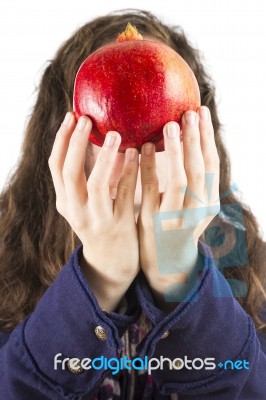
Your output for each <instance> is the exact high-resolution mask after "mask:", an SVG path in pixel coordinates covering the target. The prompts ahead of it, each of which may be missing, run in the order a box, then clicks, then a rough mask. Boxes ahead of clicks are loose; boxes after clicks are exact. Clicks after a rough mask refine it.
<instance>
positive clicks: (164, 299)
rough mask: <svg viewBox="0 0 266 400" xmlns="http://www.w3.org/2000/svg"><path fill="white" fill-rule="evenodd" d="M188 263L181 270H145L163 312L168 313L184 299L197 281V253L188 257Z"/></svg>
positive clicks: (198, 262) (156, 300)
mask: <svg viewBox="0 0 266 400" xmlns="http://www.w3.org/2000/svg"><path fill="white" fill-rule="evenodd" d="M190 261H191V262H192V263H190V264H189V265H187V266H186V268H185V267H184V266H183V267H182V269H181V268H180V270H181V271H182V272H177V273H172V274H163V273H160V272H159V271H158V270H157V271H154V270H153V271H150V273H147V271H145V272H144V273H145V276H146V279H147V282H148V284H149V286H150V289H151V292H152V294H153V298H154V301H155V304H156V306H157V307H158V308H159V309H160V310H162V311H163V312H166V313H169V312H171V311H173V309H174V308H175V307H176V306H177V305H178V304H179V302H182V301H184V299H185V297H186V296H187V294H188V293H189V292H190V290H191V289H192V288H193V287H194V285H195V284H196V282H197V279H198V275H199V272H200V270H201V268H200V265H201V263H200V260H199V257H198V253H197V254H195V255H194V257H193V259H192V258H190Z"/></svg>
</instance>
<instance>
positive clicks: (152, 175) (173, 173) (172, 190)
mask: <svg viewBox="0 0 266 400" xmlns="http://www.w3.org/2000/svg"><path fill="white" fill-rule="evenodd" d="M204 114H205V115H206V118H204ZM187 116H188V119H187V118H186V117H187ZM193 120H194V123H193ZM189 121H190V122H189ZM182 134H183V149H182V144H181V142H180V128H179V125H178V124H177V123H176V122H169V123H167V124H166V125H165V126H164V145H165V152H166V160H167V163H166V168H167V185H166V190H165V192H164V193H162V194H160V192H159V180H158V176H157V173H156V164H155V147H154V144H152V143H145V144H144V145H143V146H142V149H141V163H140V170H141V184H142V201H141V208H140V213H139V217H138V221H137V225H138V234H139V246H140V265H141V268H142V270H143V272H144V274H145V276H146V278H147V281H148V283H149V285H150V287H151V289H152V291H153V294H154V297H155V301H156V302H157V305H158V306H159V307H160V308H162V309H163V310H164V311H166V312H167V311H171V309H172V308H173V307H175V306H176V303H177V302H178V301H182V299H183V298H184V297H185V295H186V294H187V292H188V291H189V290H190V288H191V280H192V281H193V284H194V283H195V280H196V279H197V276H198V270H199V268H198V266H197V257H198V240H199V237H200V236H201V234H202V233H203V232H204V230H205V229H206V228H207V226H208V225H209V223H210V222H211V220H212V219H213V218H214V217H215V215H217V214H218V213H219V211H220V203H219V156H218V152H217V148H216V145H215V140H214V130H213V126H212V121H211V116H210V112H209V109H208V108H207V107H205V106H202V107H200V108H199V109H198V111H197V113H196V112H194V111H187V112H186V113H185V114H184V115H183V116H182ZM146 149H148V151H146ZM207 181H210V182H211V183H210V184H211V193H210V190H209V189H210V184H209V183H207ZM156 221H157V222H156ZM188 283H190V285H188Z"/></svg>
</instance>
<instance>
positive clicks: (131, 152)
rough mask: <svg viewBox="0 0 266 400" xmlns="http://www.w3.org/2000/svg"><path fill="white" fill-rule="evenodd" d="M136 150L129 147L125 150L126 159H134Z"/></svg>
mask: <svg viewBox="0 0 266 400" xmlns="http://www.w3.org/2000/svg"><path fill="white" fill-rule="evenodd" d="M136 154H137V152H136V150H133V149H130V150H127V151H126V159H127V160H129V161H134V160H135V158H136Z"/></svg>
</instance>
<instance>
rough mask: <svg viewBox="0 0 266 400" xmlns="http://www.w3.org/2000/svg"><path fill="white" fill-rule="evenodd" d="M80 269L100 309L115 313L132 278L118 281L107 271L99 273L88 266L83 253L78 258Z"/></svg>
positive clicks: (98, 270) (99, 271)
mask: <svg viewBox="0 0 266 400" xmlns="http://www.w3.org/2000/svg"><path fill="white" fill-rule="evenodd" d="M80 267H81V270H82V272H83V275H84V277H85V279H86V280H87V282H88V284H89V286H90V289H91V290H92V292H93V294H94V296H95V297H96V299H97V301H98V304H99V306H100V307H101V309H102V310H103V311H106V312H113V311H115V310H116V308H117V306H118V305H119V303H120V301H121V300H122V298H123V296H124V295H125V293H126V291H127V289H128V288H129V286H130V285H131V283H132V281H133V280H134V277H132V278H131V277H128V279H125V277H124V279H123V280H118V279H116V277H115V276H109V275H108V274H107V272H108V271H101V270H100V269H97V268H95V267H93V266H92V265H91V264H89V262H88V261H87V258H86V255H85V254H84V252H83V253H82V254H81V256H80Z"/></svg>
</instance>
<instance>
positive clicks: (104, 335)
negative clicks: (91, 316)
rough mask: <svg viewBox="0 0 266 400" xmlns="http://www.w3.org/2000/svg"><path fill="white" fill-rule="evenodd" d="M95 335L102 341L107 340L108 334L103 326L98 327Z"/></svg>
mask: <svg viewBox="0 0 266 400" xmlns="http://www.w3.org/2000/svg"><path fill="white" fill-rule="evenodd" d="M95 333H96V336H97V338H99V339H101V340H107V332H106V330H105V329H104V328H103V327H102V326H101V325H98V326H96V328H95Z"/></svg>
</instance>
